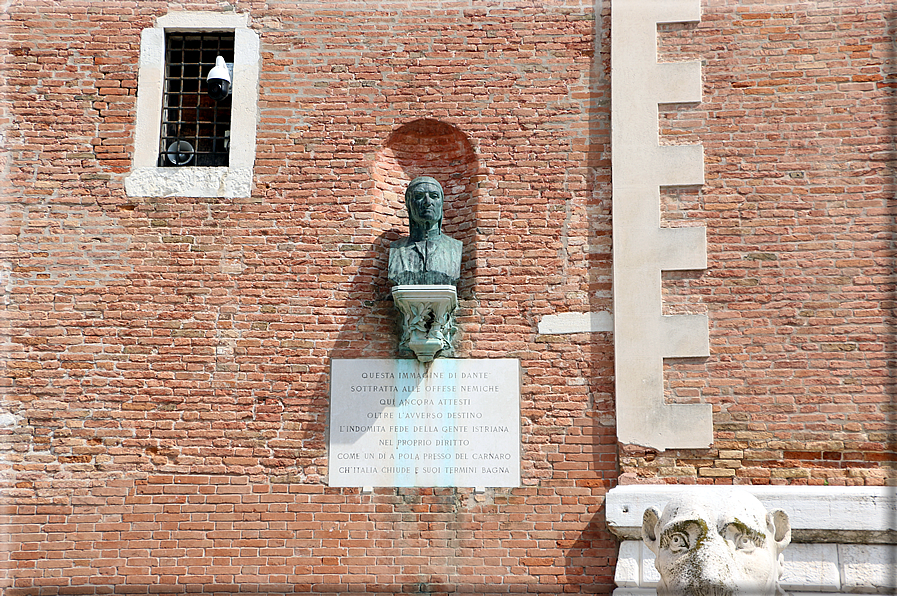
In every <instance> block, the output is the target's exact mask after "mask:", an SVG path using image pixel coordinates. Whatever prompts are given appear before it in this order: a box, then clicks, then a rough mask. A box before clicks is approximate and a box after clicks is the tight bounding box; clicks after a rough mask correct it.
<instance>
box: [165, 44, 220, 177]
mask: <svg viewBox="0 0 897 596" xmlns="http://www.w3.org/2000/svg"><path fill="white" fill-rule="evenodd" d="M165 48H166V52H165V54H166V55H165V86H164V91H163V99H162V137H161V139H160V142H159V165H160V166H162V167H177V166H185V165H189V166H226V165H228V150H229V148H230V143H229V141H230V139H229V135H230V119H231V98H230V96H228V97H227V98H225V99H223V100H221V101H217V102H216V101H215V100H213V99H212V98H211V97H209V95H208V93H207V83H206V77H207V76H208V74H209V71H210V70H211V69H212V67H213V66H215V59H216V58H217V57H218V56H222V57H223V58H224V60H225V62H231V63H232V62H233V61H234V35H233V33H167V34H166V39H165Z"/></svg>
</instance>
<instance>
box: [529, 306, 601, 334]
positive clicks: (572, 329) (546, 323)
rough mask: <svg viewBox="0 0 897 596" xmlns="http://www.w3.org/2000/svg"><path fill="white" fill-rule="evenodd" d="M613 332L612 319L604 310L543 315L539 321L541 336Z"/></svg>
mask: <svg viewBox="0 0 897 596" xmlns="http://www.w3.org/2000/svg"><path fill="white" fill-rule="evenodd" d="M613 330H614V319H613V317H612V316H611V314H610V313H609V312H607V311H605V310H602V311H598V312H562V313H558V314H556V315H545V316H544V317H542V320H541V321H539V333H541V334H542V335H562V334H566V333H596V332H600V331H613Z"/></svg>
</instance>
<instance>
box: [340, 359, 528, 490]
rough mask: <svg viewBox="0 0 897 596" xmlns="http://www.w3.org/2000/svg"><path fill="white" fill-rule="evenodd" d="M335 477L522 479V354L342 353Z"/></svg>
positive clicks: (378, 480) (361, 480) (376, 481)
mask: <svg viewBox="0 0 897 596" xmlns="http://www.w3.org/2000/svg"><path fill="white" fill-rule="evenodd" d="M329 457H330V469H329V477H330V478H329V484H330V486H362V487H363V486H471V487H476V486H493V487H514V486H519V485H520V363H519V361H518V360H512V359H500V360H473V359H465V360H454V359H446V358H440V359H436V360H434V361H433V362H430V363H428V364H422V363H420V362H418V361H417V360H411V359H407V360H373V359H357V360H333V361H332V362H331V368H330V454H329Z"/></svg>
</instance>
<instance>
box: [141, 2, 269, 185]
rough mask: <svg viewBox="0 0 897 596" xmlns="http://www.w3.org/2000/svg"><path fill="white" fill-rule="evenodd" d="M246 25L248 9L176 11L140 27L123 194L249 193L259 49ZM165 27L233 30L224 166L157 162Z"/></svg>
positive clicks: (254, 135) (253, 149)
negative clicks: (133, 124) (176, 165)
mask: <svg viewBox="0 0 897 596" xmlns="http://www.w3.org/2000/svg"><path fill="white" fill-rule="evenodd" d="M248 25H249V15H247V14H234V13H220V12H205V11H203V12H194V11H177V12H170V13H168V14H167V15H165V16H162V17H159V18H158V19H157V20H156V26H155V27H151V28H147V29H144V30H143V31H142V33H141V37H140V65H139V69H138V72H137V127H136V131H135V142H134V157H133V160H132V168H131V174H130V175H129V176H128V177H126V178H125V192H126V193H127V195H128V196H131V197H165V196H175V197H225V198H248V197H249V196H250V195H251V192H252V168H253V166H254V164H255V150H256V127H257V125H258V86H259V72H260V68H261V65H260V61H261V51H260V42H259V36H258V34H257V33H256V32H255V31H252V30H251V29H249V28H248ZM166 30H171V31H233V33H234V71H233V78H234V80H233V95H232V104H231V129H230V133H231V134H230V150H229V156H228V164H229V165H228V166H227V167H222V168H216V167H196V166H184V167H180V168H160V167H158V166H157V159H158V157H159V139H160V138H161V121H160V115H161V113H162V86H163V81H164V77H165V31H166Z"/></svg>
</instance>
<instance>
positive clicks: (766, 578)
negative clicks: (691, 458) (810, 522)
mask: <svg viewBox="0 0 897 596" xmlns="http://www.w3.org/2000/svg"><path fill="white" fill-rule="evenodd" d="M642 539H643V540H644V542H645V544H646V545H647V546H648V548H650V549H651V550H652V551H653V552H654V554H655V555H656V557H657V558H656V560H655V563H654V564H655V566H656V567H657V571H659V572H660V583H659V584H658V586H657V594H658V596H774V595H776V594H784V592H782V590H781V588H780V587H779V578H780V577H781V575H782V571H783V565H784V561H785V557H784V555H783V554H782V551H783V550H784V549H785V547H786V546H788V544H789V543H790V542H791V525H790V523H789V521H788V515H787V514H785V512H784V511H782V510H780V509H776V510H775V511H770V512H767V511H766V508H765V507H764V506H763V505H762V504H761V503H760V501H758V500H757V499H756V497H754V496H753V495H751V494H750V493H748V492H746V491H744V490H740V489H732V490H728V491H724V492H723V493H720V492H714V493H710V494H707V493H703V494H701V496H697V495H690V494H684V495H682V496H681V497H679V498H676V499H674V500H672V501H670V502H669V503H667V505H666V507H664V509H663V514H661V513H660V512H659V511H658V510H657V508H656V507H650V508H648V509H647V510H646V511H645V513H644V516H643V519H642Z"/></svg>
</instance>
